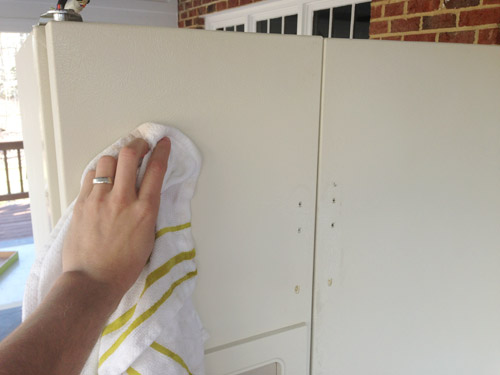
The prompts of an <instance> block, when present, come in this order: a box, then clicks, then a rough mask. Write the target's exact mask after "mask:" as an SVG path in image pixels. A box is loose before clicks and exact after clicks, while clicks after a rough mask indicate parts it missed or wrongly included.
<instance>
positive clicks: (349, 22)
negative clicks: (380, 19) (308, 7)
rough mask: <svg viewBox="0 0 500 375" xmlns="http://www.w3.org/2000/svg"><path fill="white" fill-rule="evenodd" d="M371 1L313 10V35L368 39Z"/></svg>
mask: <svg viewBox="0 0 500 375" xmlns="http://www.w3.org/2000/svg"><path fill="white" fill-rule="evenodd" d="M370 9H371V8H370V3H369V2H368V3H359V4H352V5H344V6H339V7H334V8H329V9H328V8H327V9H320V10H315V11H314V12H313V26H312V35H321V36H323V37H325V38H347V39H349V38H350V39H352V38H355V39H368V38H369V30H370Z"/></svg>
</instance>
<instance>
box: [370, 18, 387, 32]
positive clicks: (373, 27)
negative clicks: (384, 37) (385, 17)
mask: <svg viewBox="0 0 500 375" xmlns="http://www.w3.org/2000/svg"><path fill="white" fill-rule="evenodd" d="M387 32H389V23H388V22H387V21H381V22H370V35H375V34H384V33H387Z"/></svg>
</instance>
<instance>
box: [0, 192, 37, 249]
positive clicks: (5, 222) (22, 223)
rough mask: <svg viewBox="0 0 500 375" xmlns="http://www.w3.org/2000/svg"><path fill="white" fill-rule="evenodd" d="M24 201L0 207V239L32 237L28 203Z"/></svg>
mask: <svg viewBox="0 0 500 375" xmlns="http://www.w3.org/2000/svg"><path fill="white" fill-rule="evenodd" d="M24 202H25V201H23V203H15V204H8V205H5V206H2V207H0V241H7V240H13V239H18V238H25V237H33V230H32V228H31V209H30V205H29V203H24Z"/></svg>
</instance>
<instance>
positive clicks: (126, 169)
mask: <svg viewBox="0 0 500 375" xmlns="http://www.w3.org/2000/svg"><path fill="white" fill-rule="evenodd" d="M148 150H149V145H148V143H147V142H146V141H145V140H144V139H141V138H136V139H134V140H133V141H132V142H130V143H129V144H128V145H127V146H125V147H123V148H122V149H121V151H120V154H119V155H118V166H117V169H116V176H115V186H114V188H113V190H114V191H115V192H116V193H117V194H120V195H122V196H133V197H135V195H136V191H135V180H136V177H137V167H138V165H139V160H140V159H141V158H142V157H143V156H144V155H146V153H147V152H148Z"/></svg>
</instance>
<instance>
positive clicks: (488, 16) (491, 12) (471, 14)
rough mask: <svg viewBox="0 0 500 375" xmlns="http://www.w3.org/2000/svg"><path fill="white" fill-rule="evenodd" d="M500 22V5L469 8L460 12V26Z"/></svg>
mask: <svg viewBox="0 0 500 375" xmlns="http://www.w3.org/2000/svg"><path fill="white" fill-rule="evenodd" d="M490 23H500V7H498V8H486V9H476V10H468V11H463V12H461V13H460V26H475V25H488V24H490Z"/></svg>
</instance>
